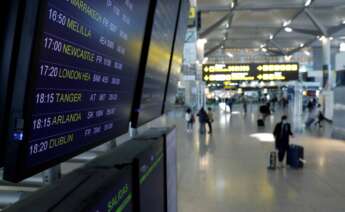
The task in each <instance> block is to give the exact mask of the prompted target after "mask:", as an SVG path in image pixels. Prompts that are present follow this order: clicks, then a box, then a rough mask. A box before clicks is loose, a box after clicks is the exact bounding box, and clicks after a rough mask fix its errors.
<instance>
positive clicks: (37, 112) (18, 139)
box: [4, 0, 150, 181]
mask: <svg viewBox="0 0 345 212" xmlns="http://www.w3.org/2000/svg"><path fill="white" fill-rule="evenodd" d="M25 5H26V8H25V14H24V16H23V17H25V20H24V23H23V29H22V38H21V40H20V53H19V58H18V62H17V64H18V66H19V65H20V67H18V68H17V72H16V77H15V88H14V94H13V96H15V98H14V99H13V101H12V103H11V117H10V124H11V125H10V135H11V140H10V141H9V149H10V150H9V151H8V152H7V155H6V160H7V161H11V162H10V163H9V164H8V165H7V166H6V167H5V175H4V176H5V179H7V180H10V181H19V180H22V179H24V178H26V177H29V176H31V175H33V174H36V173H38V172H40V171H42V170H44V169H47V168H49V167H51V166H53V165H56V164H58V163H60V162H62V161H65V160H67V159H70V158H71V157H73V156H75V155H77V154H80V153H82V152H84V151H87V150H89V149H91V148H93V147H95V146H97V145H100V144H102V143H104V142H106V141H109V140H111V139H113V138H115V137H117V136H119V135H122V134H124V133H126V132H127V131H128V124H129V119H130V113H131V108H132V102H133V97H134V90H135V84H136V81H137V75H138V70H139V61H140V57H141V47H142V45H143V37H144V34H145V30H146V28H145V26H146V19H147V14H148V9H149V7H150V1H142V0H126V1H115V0H107V1H99V0H83V1H81V0H69V1H61V0H30V1H29V0H27V3H26V4H25Z"/></svg>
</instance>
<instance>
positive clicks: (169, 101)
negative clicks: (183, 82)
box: [164, 0, 190, 112]
mask: <svg viewBox="0 0 345 212" xmlns="http://www.w3.org/2000/svg"><path fill="white" fill-rule="evenodd" d="M189 7H190V4H189V1H188V0H181V6H180V10H179V11H180V14H179V20H178V25H177V29H176V30H177V31H176V34H175V43H174V52H173V55H172V58H171V66H170V72H169V81H168V88H167V93H166V99H165V103H164V104H165V107H164V112H168V111H170V110H172V109H173V108H174V105H175V102H176V94H177V87H178V85H177V84H178V81H179V77H180V73H181V69H182V63H183V46H184V42H185V35H186V31H187V25H188V15H189Z"/></svg>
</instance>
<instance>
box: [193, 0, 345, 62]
mask: <svg viewBox="0 0 345 212" xmlns="http://www.w3.org/2000/svg"><path fill="white" fill-rule="evenodd" d="M233 1H234V7H233V8H231V5H232V2H233ZM306 1H307V0H237V2H236V0H198V1H197V7H198V11H201V14H202V15H201V29H200V31H199V37H201V38H206V39H207V40H208V42H207V44H206V50H205V52H206V55H211V54H212V53H214V52H215V51H216V50H218V49H219V48H227V49H231V48H240V49H243V48H261V47H262V46H263V45H265V48H267V49H268V52H270V53H271V54H273V55H278V56H281V55H290V54H293V53H294V52H297V51H299V50H301V49H303V48H305V47H308V46H311V45H313V46H315V45H320V41H319V39H318V38H317V36H326V37H334V38H335V39H334V40H333V41H332V42H333V44H334V45H338V43H339V40H338V39H337V38H341V37H342V38H343V37H344V36H345V24H343V23H342V22H343V21H345V0H311V4H310V5H309V6H308V7H305V3H306ZM289 21H290V23H289V24H288V27H290V28H292V29H293V31H292V32H286V31H285V30H284V27H283V24H284V23H286V22H289ZM270 37H271V38H272V37H273V39H270ZM302 47H303V48H302Z"/></svg>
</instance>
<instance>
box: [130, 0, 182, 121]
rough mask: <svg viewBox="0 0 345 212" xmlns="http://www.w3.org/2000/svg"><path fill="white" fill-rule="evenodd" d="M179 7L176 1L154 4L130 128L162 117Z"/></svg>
mask: <svg viewBox="0 0 345 212" xmlns="http://www.w3.org/2000/svg"><path fill="white" fill-rule="evenodd" d="M178 7H179V1H176V0H158V2H157V6H156V11H155V17H154V22H153V29H152V35H151V41H150V42H151V43H150V48H149V52H148V60H147V64H146V68H145V69H146V70H145V78H144V85H143V89H142V95H141V103H140V104H139V105H137V106H136V108H134V112H135V113H138V118H137V119H138V120H135V121H134V122H133V125H134V126H133V127H137V126H139V125H142V124H145V123H147V122H149V121H151V120H153V119H155V118H157V117H159V116H160V115H161V114H162V107H163V101H164V94H165V87H166V86H165V85H166V81H167V76H168V71H169V64H170V58H171V50H172V47H173V40H174V32H175V25H176V21H177V16H178V15H177V14H178ZM136 122H137V123H136Z"/></svg>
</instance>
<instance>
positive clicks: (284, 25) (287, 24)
mask: <svg viewBox="0 0 345 212" xmlns="http://www.w3.org/2000/svg"><path fill="white" fill-rule="evenodd" d="M290 24H291V20H288V21H284V23H283V27H287V26H289V25H290Z"/></svg>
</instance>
